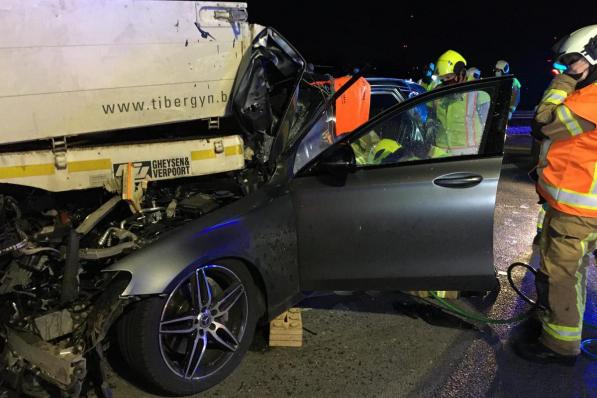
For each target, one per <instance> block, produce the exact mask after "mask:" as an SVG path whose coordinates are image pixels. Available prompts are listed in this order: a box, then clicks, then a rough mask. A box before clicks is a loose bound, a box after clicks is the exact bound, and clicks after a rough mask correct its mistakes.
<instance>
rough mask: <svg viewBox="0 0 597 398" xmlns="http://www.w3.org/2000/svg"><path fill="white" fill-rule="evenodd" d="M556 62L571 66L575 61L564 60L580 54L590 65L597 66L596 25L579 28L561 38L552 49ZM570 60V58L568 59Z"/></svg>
mask: <svg viewBox="0 0 597 398" xmlns="http://www.w3.org/2000/svg"><path fill="white" fill-rule="evenodd" d="M553 49H554V52H555V53H556V60H557V61H558V62H561V63H564V64H567V65H569V64H571V63H573V62H574V61H575V59H574V57H572V59H566V58H567V57H566V56H567V55H568V54H574V55H577V54H580V55H582V56H584V57H585V59H586V60H587V61H588V62H589V63H590V64H591V65H597V25H589V26H585V27H584V28H581V29H579V30H577V31H575V32H572V33H570V34H569V35H568V36H565V37H563V38H562V39H561V40H560V41H558V42H557V43H556V44H555V45H554V47H553ZM568 58H570V57H568Z"/></svg>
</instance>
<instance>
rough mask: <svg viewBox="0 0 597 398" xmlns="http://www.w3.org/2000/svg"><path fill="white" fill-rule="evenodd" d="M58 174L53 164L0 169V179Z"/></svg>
mask: <svg viewBox="0 0 597 398" xmlns="http://www.w3.org/2000/svg"><path fill="white" fill-rule="evenodd" d="M55 173H56V168H55V167H54V164H53V163H45V164H29V165H24V166H8V167H0V178H6V179H8V178H22V177H36V176H47V175H52V174H55Z"/></svg>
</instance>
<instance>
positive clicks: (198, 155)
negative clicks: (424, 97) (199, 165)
mask: <svg viewBox="0 0 597 398" xmlns="http://www.w3.org/2000/svg"><path fill="white" fill-rule="evenodd" d="M215 157H216V153H215V152H214V150H213V149H203V150H201V151H192V152H191V160H205V159H213V158H215Z"/></svg>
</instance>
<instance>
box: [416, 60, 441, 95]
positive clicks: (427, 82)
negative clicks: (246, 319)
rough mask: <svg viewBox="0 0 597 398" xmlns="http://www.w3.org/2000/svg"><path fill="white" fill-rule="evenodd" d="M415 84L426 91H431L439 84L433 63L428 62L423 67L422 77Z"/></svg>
mask: <svg viewBox="0 0 597 398" xmlns="http://www.w3.org/2000/svg"><path fill="white" fill-rule="evenodd" d="M417 83H418V84H419V85H421V86H422V87H423V88H424V89H425V90H427V91H431V90H433V89H434V88H435V86H436V85H437V84H438V83H439V80H438V78H437V75H436V74H435V64H434V63H433V62H430V63H428V64H427V65H425V66H424V67H423V77H421V78H420V79H419V81H418V82H417Z"/></svg>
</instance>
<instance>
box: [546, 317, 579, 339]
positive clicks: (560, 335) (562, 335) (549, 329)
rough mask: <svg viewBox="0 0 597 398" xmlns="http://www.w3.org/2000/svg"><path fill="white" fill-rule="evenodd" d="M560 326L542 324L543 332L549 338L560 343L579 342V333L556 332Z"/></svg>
mask: <svg viewBox="0 0 597 398" xmlns="http://www.w3.org/2000/svg"><path fill="white" fill-rule="evenodd" d="M561 327H562V326H558V325H554V324H551V323H547V322H544V323H543V330H544V331H545V332H546V333H547V334H549V335H550V336H551V337H553V338H554V339H557V340H561V341H580V338H581V332H567V331H563V330H557V329H559V328H561Z"/></svg>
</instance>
